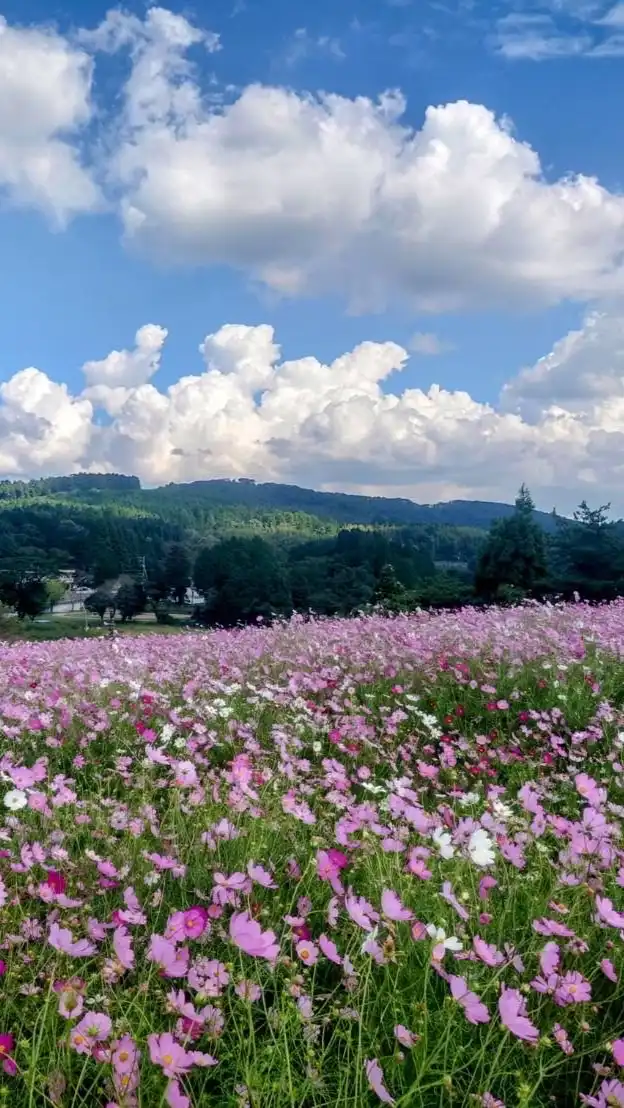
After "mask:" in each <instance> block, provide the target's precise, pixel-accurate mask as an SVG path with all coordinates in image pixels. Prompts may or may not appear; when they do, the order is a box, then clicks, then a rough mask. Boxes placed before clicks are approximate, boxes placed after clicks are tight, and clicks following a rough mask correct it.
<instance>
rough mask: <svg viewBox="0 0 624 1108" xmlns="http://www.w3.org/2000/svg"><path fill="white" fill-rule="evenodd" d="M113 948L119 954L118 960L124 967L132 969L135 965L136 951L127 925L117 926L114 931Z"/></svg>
mask: <svg viewBox="0 0 624 1108" xmlns="http://www.w3.org/2000/svg"><path fill="white" fill-rule="evenodd" d="M113 949H114V951H115V954H116V955H117V961H118V962H119V965H120V966H122V967H123V969H126V970H130V969H132V967H133V966H134V951H133V949H132V939H131V938H130V934H129V932H128V930H127V929H126V928H125V927H116V928H115V930H114V931H113Z"/></svg>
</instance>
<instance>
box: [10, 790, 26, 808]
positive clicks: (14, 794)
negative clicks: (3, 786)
mask: <svg viewBox="0 0 624 1108" xmlns="http://www.w3.org/2000/svg"><path fill="white" fill-rule="evenodd" d="M27 804H28V797H27V796H26V793H25V792H24V790H23V789H10V790H9V792H8V793H5V794H4V806H5V808H8V809H9V811H10V812H19V810H20V808H25V807H26V805H27Z"/></svg>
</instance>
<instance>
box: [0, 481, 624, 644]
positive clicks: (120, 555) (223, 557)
mask: <svg viewBox="0 0 624 1108" xmlns="http://www.w3.org/2000/svg"><path fill="white" fill-rule="evenodd" d="M607 507H608V506H607ZM67 570H71V571H73V572H74V574H75V577H76V580H77V581H79V582H82V583H84V584H88V585H91V586H93V587H94V588H96V589H98V590H100V592H101V593H102V595H103V596H104V595H107V590H108V591H109V592H110V589H111V587H112V586H111V582H115V581H119V579H121V578H124V579H125V581H126V587H128V582H131V583H134V584H133V585H132V587H133V588H134V590H135V592H134V595H135V603H134V606H135V608H138V610H140V608H141V606H146V605H148V604H150V603H151V604H153V605H154V606H155V607H158V611H159V612H160V613H163V612H166V609H167V606H168V605H169V604H171V603H175V602H179V601H181V600H182V599H183V597H184V592H185V589H186V586H187V585H188V584H190V583H191V582H192V583H194V585H195V587H196V588H197V589H198V591H199V592H200V593H201V594H202V596H203V604H202V605H201V606H200V608H201V611H200V613H199V614H200V616H201V618H203V619H204V620H205V622H207V623H219V624H225V625H231V624H233V623H237V622H239V621H246V620H250V619H256V618H258V617H259V616H260V617H262V618H271V617H272V615H274V614H278V615H280V614H284V615H286V614H289V612H291V611H292V610H293V609H295V610H298V611H306V612H307V611H314V612H316V613H319V614H327V615H334V614H345V615H346V614H349V613H350V612H353V611H355V610H361V609H363V608H367V607H370V606H371V605H375V604H378V605H384V606H385V607H387V608H389V609H394V610H397V609H400V608H402V607H413V606H415V605H417V604H421V605H433V606H452V605H460V604H465V603H475V602H489V601H491V600H496V601H501V600H502V601H507V600H514V599H517V598H519V597H521V596H530V595H555V594H561V595H566V596H567V595H572V594H573V593H574V592H578V593H579V594H580V595H586V596H590V597H592V598H594V599H601V598H608V597H610V596H612V595H617V594H618V593H619V592H620V585H621V582H622V581H624V526H622V524H621V523H619V522H616V523H612V522H609V520H608V514H607V510H606V507H601V508H598V509H590V508H588V506H587V505H585V504H583V505H581V507H580V508H579V511H578V512H577V513H576V517H575V519H573V520H565V519H562V518H561V517H557V516H556V515H555V514H554V513H553V514H547V513H543V512H537V511H535V509H534V506H533V502H532V500H531V498H530V494H529V493H528V490H525V489H523V490H521V491H520V493H519V496H518V499H517V501H516V504H515V505H508V504H500V503H486V502H481V501H451V502H449V503H446V504H435V505H420V504H415V503H413V502H412V501H410V500H406V499H385V498H382V497H367V496H354V495H349V494H346V493H325V492H316V491H313V490H310V489H302V488H298V487H295V486H291V485H280V484H257V483H255V482H254V481H250V480H237V481H227V480H214V481H197V482H193V483H190V484H179V485H175V484H171V485H166V486H164V487H161V488H156V489H143V488H141V485H140V482H139V480H138V478H136V477H131V476H125V475H121V474H84V473H81V474H75V475H72V476H67V477H50V478H43V479H40V480H34V481H27V482H25V481H0V586H1V587H2V589H3V595H4V597H5V598H6V597H10V596H13V595H15V590H16V589H18V588H23V587H25V586H24V582H28V581H37V580H44V579H45V580H49V579H51V578H55V577H56V576H57V575H58V574H59V573H61V572H63V571H67ZM2 582H4V585H2ZM0 595H2V592H1V591H0ZM5 602H7V601H6V599H5ZM102 603H103V601H102ZM131 609H132V605H130V604H129V610H130V614H132V611H131Z"/></svg>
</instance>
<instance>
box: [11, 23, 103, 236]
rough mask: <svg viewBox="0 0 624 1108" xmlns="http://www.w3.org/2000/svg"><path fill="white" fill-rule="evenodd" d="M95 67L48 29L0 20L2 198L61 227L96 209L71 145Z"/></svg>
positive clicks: (87, 107) (86, 112)
mask: <svg viewBox="0 0 624 1108" xmlns="http://www.w3.org/2000/svg"><path fill="white" fill-rule="evenodd" d="M92 69H93V62H92V59H91V58H90V57H89V55H88V54H87V53H86V52H85V51H84V50H81V49H79V48H77V47H74V46H72V45H71V44H70V43H69V42H68V40H67V39H66V38H63V37H62V36H61V35H59V34H57V33H56V32H55V31H54V30H51V29H49V28H45V29H44V28H36V27H34V28H30V27H28V28H21V27H10V26H9V24H8V23H7V21H6V19H4V18H3V17H2V16H0V195H1V194H4V195H5V197H7V198H8V199H9V200H10V201H11V202H12V203H14V204H17V205H28V206H34V207H37V208H41V209H43V210H44V211H45V212H46V213H47V214H48V215H49V216H50V217H52V219H53V220H54V221H55V222H57V223H58V224H60V225H63V224H64V223H65V222H66V221H67V219H68V218H69V217H70V216H72V215H74V214H76V213H78V212H88V211H92V210H93V209H95V208H97V207H98V205H99V200H100V198H99V193H98V189H97V187H96V185H95V183H94V181H93V177H92V175H91V174H90V172H89V170H88V169H86V168H85V167H84V165H83V164H82V161H81V157H80V153H79V149H78V147H77V145H76V143H77V138H76V136H77V135H79V132H80V129H81V128H83V127H84V126H85V125H86V124H87V123H88V122H89V120H90V118H91V113H92V106H91V79H92Z"/></svg>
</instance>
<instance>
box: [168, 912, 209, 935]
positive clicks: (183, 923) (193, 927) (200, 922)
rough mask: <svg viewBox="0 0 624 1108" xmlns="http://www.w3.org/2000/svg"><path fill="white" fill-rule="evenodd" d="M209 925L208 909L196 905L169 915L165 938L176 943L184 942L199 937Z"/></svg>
mask: <svg viewBox="0 0 624 1108" xmlns="http://www.w3.org/2000/svg"><path fill="white" fill-rule="evenodd" d="M209 926H210V924H209V922H208V911H207V909H206V908H202V907H201V906H200V905H196V906H195V907H194V908H187V909H186V910H185V911H182V912H174V913H173V915H172V916H170V917H169V919H168V920H167V926H166V928H165V938H166V939H169V940H170V941H171V942H174V943H180V942H184V940H185V939H199V938H200V936H201V935H203V934H204V931H206V929H207V928H208V927H209Z"/></svg>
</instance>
